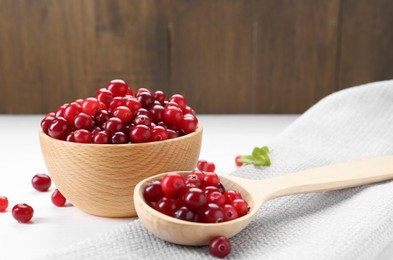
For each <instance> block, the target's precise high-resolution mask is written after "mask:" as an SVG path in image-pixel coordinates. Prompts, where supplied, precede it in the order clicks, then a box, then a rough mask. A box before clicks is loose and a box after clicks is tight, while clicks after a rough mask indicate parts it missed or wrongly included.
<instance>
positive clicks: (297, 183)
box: [134, 156, 393, 246]
mask: <svg viewBox="0 0 393 260" xmlns="http://www.w3.org/2000/svg"><path fill="white" fill-rule="evenodd" d="M180 173H181V174H184V175H186V174H189V172H180ZM165 174H167V173H163V174H159V175H155V176H153V177H150V178H148V179H145V180H143V181H141V182H139V183H138V184H137V186H136V187H135V191H134V205H135V208H136V212H137V214H138V216H139V219H140V221H141V222H142V224H143V225H144V226H145V227H146V228H147V229H148V230H149V231H150V232H151V233H153V234H155V235H156V236H157V237H159V238H161V239H163V240H166V241H168V242H172V243H176V244H181V245H193V246H197V245H206V244H208V243H209V240H210V239H211V238H212V237H214V236H217V235H223V236H226V237H228V238H229V237H232V236H234V235H236V234H237V233H238V232H240V231H241V230H242V229H244V228H245V227H246V226H247V225H248V224H249V223H250V221H251V220H252V219H253V217H254V216H255V214H256V212H257V211H258V209H259V208H260V207H261V205H262V204H263V203H264V202H265V201H268V200H270V199H273V198H277V197H281V196H286V195H292V194H299V193H309V192H323V191H331V190H339V189H344V188H349V187H355V186H360V185H365V184H370V183H376V182H381V181H386V180H390V179H393V156H389V157H379V158H373V159H367V160H361V161H353V162H347V163H341V164H334V165H328V166H324V167H318V168H313V169H308V170H304V171H300V172H296V173H293V174H289V175H285V176H280V177H276V178H271V179H265V180H256V181H255V180H249V179H242V178H237V177H232V176H220V180H221V183H222V184H223V185H224V187H225V188H226V189H227V190H228V189H235V190H237V191H239V192H240V193H241V194H242V196H243V198H244V199H245V200H246V201H248V203H249V205H250V212H249V213H248V214H247V215H245V216H243V217H241V218H238V219H235V220H232V221H228V222H221V223H217V224H205V223H195V222H188V221H183V220H179V219H176V218H173V217H169V216H166V215H164V214H162V213H160V212H158V211H156V210H155V209H153V208H151V207H150V206H149V205H148V204H146V202H145V201H144V199H143V188H144V186H145V185H146V184H147V183H148V182H150V181H152V180H154V179H161V178H162V176H163V175H165Z"/></svg>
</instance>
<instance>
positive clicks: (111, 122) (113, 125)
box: [105, 117, 124, 135]
mask: <svg viewBox="0 0 393 260" xmlns="http://www.w3.org/2000/svg"><path fill="white" fill-rule="evenodd" d="M123 130H124V125H123V122H122V121H121V120H120V119H119V118H117V117H111V118H109V119H108V121H106V123H105V131H106V132H107V133H108V134H110V135H111V134H113V133H115V132H122V131H123Z"/></svg>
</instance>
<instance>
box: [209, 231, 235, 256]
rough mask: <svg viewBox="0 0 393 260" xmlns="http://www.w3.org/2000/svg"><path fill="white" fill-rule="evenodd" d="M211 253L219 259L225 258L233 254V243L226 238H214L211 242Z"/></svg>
mask: <svg viewBox="0 0 393 260" xmlns="http://www.w3.org/2000/svg"><path fill="white" fill-rule="evenodd" d="M209 250H210V253H211V254H212V255H213V256H215V257H218V258H224V257H226V256H227V255H229V253H230V252H231V243H230V242H229V240H228V238H226V237H224V236H217V237H213V238H212V239H211V240H210V242H209Z"/></svg>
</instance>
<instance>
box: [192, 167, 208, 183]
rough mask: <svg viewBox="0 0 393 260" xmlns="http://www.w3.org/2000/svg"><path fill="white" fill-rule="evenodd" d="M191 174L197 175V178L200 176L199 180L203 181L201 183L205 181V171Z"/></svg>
mask: <svg viewBox="0 0 393 260" xmlns="http://www.w3.org/2000/svg"><path fill="white" fill-rule="evenodd" d="M191 174H195V175H196V176H198V178H199V179H200V180H201V181H203V179H204V178H205V174H206V173H205V172H203V171H200V170H193V171H192V172H191Z"/></svg>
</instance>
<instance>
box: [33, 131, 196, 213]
mask: <svg viewBox="0 0 393 260" xmlns="http://www.w3.org/2000/svg"><path fill="white" fill-rule="evenodd" d="M202 131H203V130H202V127H201V126H199V127H198V129H197V130H196V131H195V132H194V133H191V134H188V135H185V136H182V137H178V138H175V139H170V140H165V141H160V142H150V143H140V144H117V145H111V144H108V145H103V144H79V143H73V142H65V141H60V140H57V139H54V138H51V137H49V136H48V135H46V134H45V133H44V132H42V131H40V132H39V139H40V144H41V151H42V155H43V157H44V160H45V164H46V166H47V168H48V171H49V174H50V176H51V177H52V180H53V181H54V183H55V184H56V186H57V187H58V189H59V190H60V191H61V193H62V194H63V195H64V196H65V197H66V198H67V200H69V201H70V202H71V203H72V204H73V205H75V206H76V207H78V208H79V209H81V210H83V211H85V212H87V213H89V214H92V215H96V216H102V217H134V216H136V212H135V208H134V204H133V193H134V188H135V185H136V184H137V183H138V182H140V181H141V180H143V179H146V178H148V177H151V176H153V175H156V174H158V173H162V172H169V171H190V170H193V169H195V165H196V163H197V161H198V158H199V152H200V149H201V143H202Z"/></svg>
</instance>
